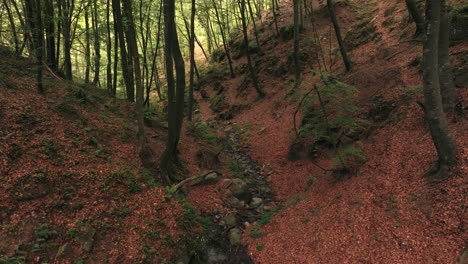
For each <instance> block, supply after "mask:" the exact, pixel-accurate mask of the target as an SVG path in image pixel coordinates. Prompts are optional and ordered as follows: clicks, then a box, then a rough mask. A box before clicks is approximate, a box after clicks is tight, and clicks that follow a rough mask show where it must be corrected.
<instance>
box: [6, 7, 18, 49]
mask: <svg viewBox="0 0 468 264" xmlns="http://www.w3.org/2000/svg"><path fill="white" fill-rule="evenodd" d="M3 6H4V7H5V9H6V12H7V15H8V20H9V21H10V27H11V34H12V37H13V43H14V44H15V52H16V54H19V49H20V45H19V40H18V35H17V33H16V25H15V20H14V19H13V12H11V9H10V6H9V5H8V3H7V0H3Z"/></svg>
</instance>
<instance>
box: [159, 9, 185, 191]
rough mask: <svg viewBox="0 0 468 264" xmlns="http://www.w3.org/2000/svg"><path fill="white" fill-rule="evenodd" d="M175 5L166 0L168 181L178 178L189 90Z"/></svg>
mask: <svg viewBox="0 0 468 264" xmlns="http://www.w3.org/2000/svg"><path fill="white" fill-rule="evenodd" d="M174 17H175V7H174V1H172V0H164V22H165V27H164V32H165V45H164V49H165V62H166V79H167V97H168V98H167V99H168V125H169V129H168V130H169V131H168V138H167V144H166V149H165V150H164V153H163V154H162V156H161V169H162V170H163V175H165V177H166V181H167V183H168V184H171V183H172V182H173V181H176V180H177V178H176V175H175V173H174V171H173V169H174V166H175V165H177V164H178V163H179V160H178V157H177V144H178V142H179V137H180V129H181V127H182V118H183V109H184V105H183V103H184V90H185V72H184V71H185V69H184V61H183V59H182V56H181V53H180V48H179V41H178V38H177V31H176V25H175V22H174ZM173 62H174V63H175V69H176V76H177V77H176V78H177V83H175V82H176V81H175V79H174V72H173V67H174V64H173Z"/></svg>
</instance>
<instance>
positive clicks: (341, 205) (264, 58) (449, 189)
mask: <svg viewBox="0 0 468 264" xmlns="http://www.w3.org/2000/svg"><path fill="white" fill-rule="evenodd" d="M453 3H454V4H456V3H457V2H456V1H454V2H453ZM336 12H337V16H338V19H339V21H340V23H341V27H342V32H344V33H343V34H344V35H346V37H347V38H348V37H349V39H348V40H349V43H350V44H351V46H352V45H353V44H354V45H355V46H353V47H352V51H351V52H350V54H351V55H350V57H351V60H352V61H353V69H352V71H351V72H350V73H345V71H344V65H343V64H342V62H341V57H340V55H339V53H338V51H337V46H336V42H335V39H334V36H333V33H332V32H331V30H333V29H332V27H331V26H330V22H329V18H328V16H327V15H326V14H327V13H326V9H325V7H324V6H322V5H321V6H320V7H317V8H316V10H315V11H314V19H315V29H316V30H317V34H318V36H319V39H320V40H321V41H322V43H321V45H322V47H321V48H323V49H325V50H324V51H323V53H324V54H326V55H325V64H326V65H328V67H329V68H327V69H330V68H331V69H332V70H331V71H332V72H333V74H334V75H336V76H337V78H338V79H339V80H341V81H343V82H346V83H348V84H351V85H353V86H355V87H357V88H358V89H359V92H358V93H357V94H356V97H355V103H356V104H357V106H359V107H360V111H359V112H358V113H357V116H359V117H361V118H363V119H366V120H369V121H370V124H369V125H368V126H367V127H366V128H365V130H363V131H361V132H360V133H359V134H358V135H349V137H351V138H348V139H347V140H350V141H353V142H359V143H360V144H362V146H363V148H362V150H363V154H364V156H365V162H363V163H362V164H360V165H359V166H358V168H357V169H356V170H357V171H356V172H355V173H354V174H351V175H349V174H348V175H344V176H339V175H338V178H337V175H336V173H332V172H328V171H325V172H324V171H323V170H321V169H320V168H319V167H318V166H316V165H314V163H315V164H318V165H319V166H320V167H323V168H331V167H333V163H332V159H331V158H329V156H330V154H332V153H330V151H329V150H322V151H319V152H317V153H314V154H313V155H314V156H313V162H311V161H309V160H307V159H304V160H298V161H293V162H292V161H290V160H288V153H290V151H291V145H292V144H293V143H294V140H293V138H294V136H293V135H294V132H293V131H292V129H293V127H294V125H293V115H294V112H295V111H296V108H297V107H298V103H299V101H300V99H301V97H302V95H303V94H305V93H306V92H307V91H309V90H310V89H311V88H312V87H313V85H314V83H317V76H316V75H317V71H318V67H319V65H318V62H317V59H316V58H317V55H316V54H317V48H318V47H317V46H309V45H310V44H311V43H314V42H313V41H314V40H313V35H314V33H313V27H312V24H311V23H310V22H309V21H307V22H306V23H305V25H304V27H305V30H304V32H302V35H301V36H302V39H301V43H302V44H301V45H302V46H301V48H302V50H303V52H304V53H305V55H304V56H305V58H304V59H305V61H304V63H305V64H306V65H307V66H305V67H304V68H305V69H304V71H303V73H302V77H303V78H304V80H303V84H302V89H301V91H300V92H297V93H298V94H300V95H298V96H296V97H294V95H293V96H292V97H288V96H287V93H288V91H289V90H290V89H291V87H292V86H293V83H294V80H293V75H292V74H291V73H290V71H289V70H288V69H291V67H292V66H291V62H290V61H288V60H287V59H288V56H289V54H291V49H292V41H291V40H290V41H282V40H281V39H276V38H272V35H275V31H274V25H273V24H272V16H271V13H269V14H267V15H266V18H264V21H263V24H262V25H263V26H264V28H263V29H262V30H264V31H263V33H262V35H261V36H262V37H261V42H262V43H263V46H262V52H263V53H264V54H265V55H260V54H254V60H255V62H256V65H257V67H258V75H259V76H260V79H261V84H262V87H263V88H264V89H265V91H266V94H267V97H266V99H263V100H259V101H257V100H256V97H255V91H254V90H253V87H252V86H251V85H247V88H245V87H246V86H244V82H245V79H244V76H243V75H240V76H237V77H236V78H234V79H230V78H228V77H226V79H225V80H224V81H222V82H220V83H219V84H215V85H214V86H211V85H208V87H207V88H206V89H205V90H204V91H205V93H207V94H208V96H209V97H210V99H209V100H208V99H205V98H207V95H203V93H202V94H201V96H200V97H199V98H198V99H199V102H200V108H201V112H202V115H203V117H202V118H203V119H205V120H213V119H215V120H221V121H222V120H223V119H229V120H228V121H222V124H224V126H226V127H230V126H236V127H240V128H245V130H246V132H245V133H246V134H248V136H247V137H245V138H246V140H245V142H246V143H247V145H248V148H247V149H246V151H247V153H248V155H249V156H250V157H251V158H252V159H253V160H255V161H256V162H257V163H258V164H259V166H260V167H262V168H264V171H263V174H262V175H263V176H264V177H267V179H268V181H269V182H271V189H272V193H273V194H274V204H281V205H284V206H286V207H287V208H285V209H281V210H279V211H274V213H273V215H274V216H273V217H271V219H270V220H269V223H268V224H266V225H265V224H264V223H262V222H256V223H254V224H253V226H254V227H252V226H250V225H248V226H249V227H247V230H246V232H245V233H244V235H243V239H242V243H243V244H244V245H246V246H247V247H248V252H249V254H250V255H251V256H252V259H253V262H254V263H455V262H456V261H457V260H458V259H459V256H460V255H461V254H462V253H463V250H464V247H466V242H467V239H468V236H467V235H468V234H467V233H466V228H465V226H466V219H467V216H468V215H467V213H466V210H465V207H466V192H467V184H466V183H467V182H466V175H467V166H466V165H467V164H466V160H467V152H466V149H467V148H466V147H467V136H466V127H467V122H466V104H467V93H466V92H467V91H466V88H467V82H466V77H463V76H466V56H467V54H468V53H467V52H468V43H467V42H466V39H465V41H462V42H458V44H456V45H454V46H452V47H451V49H450V54H451V55H452V56H451V59H452V62H453V65H454V69H455V75H456V76H458V77H457V78H458V79H457V80H458V82H457V85H458V88H459V89H457V91H458V98H459V106H460V111H461V112H459V113H458V114H456V115H453V116H450V128H451V130H452V133H453V135H454V137H455V138H456V139H457V144H458V147H459V154H458V160H459V163H458V165H457V168H456V169H455V171H453V174H452V176H451V177H450V178H449V179H446V180H440V181H439V180H432V179H427V178H423V177H422V175H424V173H425V172H426V171H427V170H428V169H429V168H430V167H431V166H432V164H433V163H434V161H435V160H436V152H435V149H434V147H433V143H432V141H431V137H430V134H429V132H428V130H427V127H426V125H425V120H424V112H423V109H422V108H421V107H420V106H419V105H418V104H417V103H416V102H417V101H422V100H423V99H422V86H421V84H422V79H421V78H422V77H421V74H420V70H419V69H420V61H421V60H420V59H421V54H422V45H421V42H419V41H417V40H413V39H412V35H413V33H414V31H415V28H414V26H413V25H411V24H409V23H408V20H407V19H408V13H407V10H406V7H405V4H404V1H385V2H382V1H364V2H363V1H360V2H359V6H358V4H357V2H355V1H345V2H338V3H337V11H336ZM292 16H293V15H292V8H291V3H290V2H285V3H283V4H282V6H281V16H280V17H279V20H280V21H281V22H280V27H282V29H283V30H287V28H288V26H289V25H291V24H292V23H293V22H292ZM363 25H364V26H363ZM280 32H281V30H280ZM330 36H332V38H331V40H330ZM312 45H313V44H312ZM315 45H316V43H315ZM330 48H331V51H330V50H329V49H330ZM235 52H236V51H235V50H234V51H233V53H234V54H235ZM328 54H331V57H329V55H328ZM245 63H246V61H245V56H244V57H240V58H239V59H237V60H235V63H234V65H235V68H237V69H238V70H239V71H241V70H242V69H245V67H246V66H245ZM216 67H218V68H222V67H220V66H216ZM226 67H227V66H226ZM282 67H283V68H284V69H283V68H282ZM322 67H323V66H322ZM226 71H227V70H226ZM288 72H289V73H288ZM226 75H227V74H226ZM208 78H209V75H208ZM216 78H218V77H216V75H214V74H213V80H215V79H216ZM463 78H465V79H463ZM218 79H219V78H218ZM208 83H209V81H208ZM220 87H222V88H220ZM223 89H224V90H223ZM221 97H224V98H225V99H224V100H225V103H226V106H225V107H224V109H223V110H222V111H221V112H219V110H218V109H216V108H214V107H213V99H212V98H221ZM213 109H214V110H215V111H213ZM226 113H227V114H226ZM227 115H231V116H232V115H233V116H234V117H233V118H230V117H231V116H229V118H226V116H227ZM300 120H301V118H300V117H299V116H298V117H297V121H296V122H297V123H300ZM224 130H226V129H224ZM227 131H229V129H228V130H227ZM292 146H293V147H294V145H292ZM299 151H301V150H300V149H299ZM303 152H305V155H307V150H303ZM343 177H344V178H343ZM189 197H190V196H189ZM204 202H205V201H203V202H200V203H204ZM291 204H293V205H294V206H287V205H291ZM463 263H464V262H463Z"/></svg>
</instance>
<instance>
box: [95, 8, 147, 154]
mask: <svg viewBox="0 0 468 264" xmlns="http://www.w3.org/2000/svg"><path fill="white" fill-rule="evenodd" d="M95 1H96V0H95ZM122 3H123V8H124V13H125V19H126V28H127V31H126V32H127V34H126V37H127V43H128V50H129V53H130V57H131V59H133V71H134V74H135V84H136V103H135V105H136V112H137V122H138V142H139V147H140V158H141V159H146V158H148V155H151V154H152V152H151V149H150V148H149V146H148V145H147V141H146V136H145V125H144V122H143V99H144V98H143V84H142V80H141V68H140V55H139V54H138V46H137V40H136V32H135V23H134V20H133V13H132V2H131V0H122Z"/></svg>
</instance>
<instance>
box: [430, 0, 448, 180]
mask: <svg viewBox="0 0 468 264" xmlns="http://www.w3.org/2000/svg"><path fill="white" fill-rule="evenodd" d="M441 9H442V7H441V1H440V0H427V1H426V18H427V22H428V25H427V31H426V39H425V41H424V49H423V63H422V69H423V82H424V106H425V113H426V120H427V123H428V125H429V130H430V132H431V136H432V139H433V141H434V145H435V147H436V150H437V154H438V158H439V160H438V168H437V172H436V174H437V175H438V176H446V174H447V172H448V170H450V168H452V167H453V166H454V165H455V159H456V150H455V142H454V140H453V139H452V137H451V135H450V130H449V127H448V124H447V119H446V117H445V115H444V111H443V109H442V98H441V93H440V82H439V62H438V60H439V54H438V51H439V38H440V36H439V34H440V18H441Z"/></svg>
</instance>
